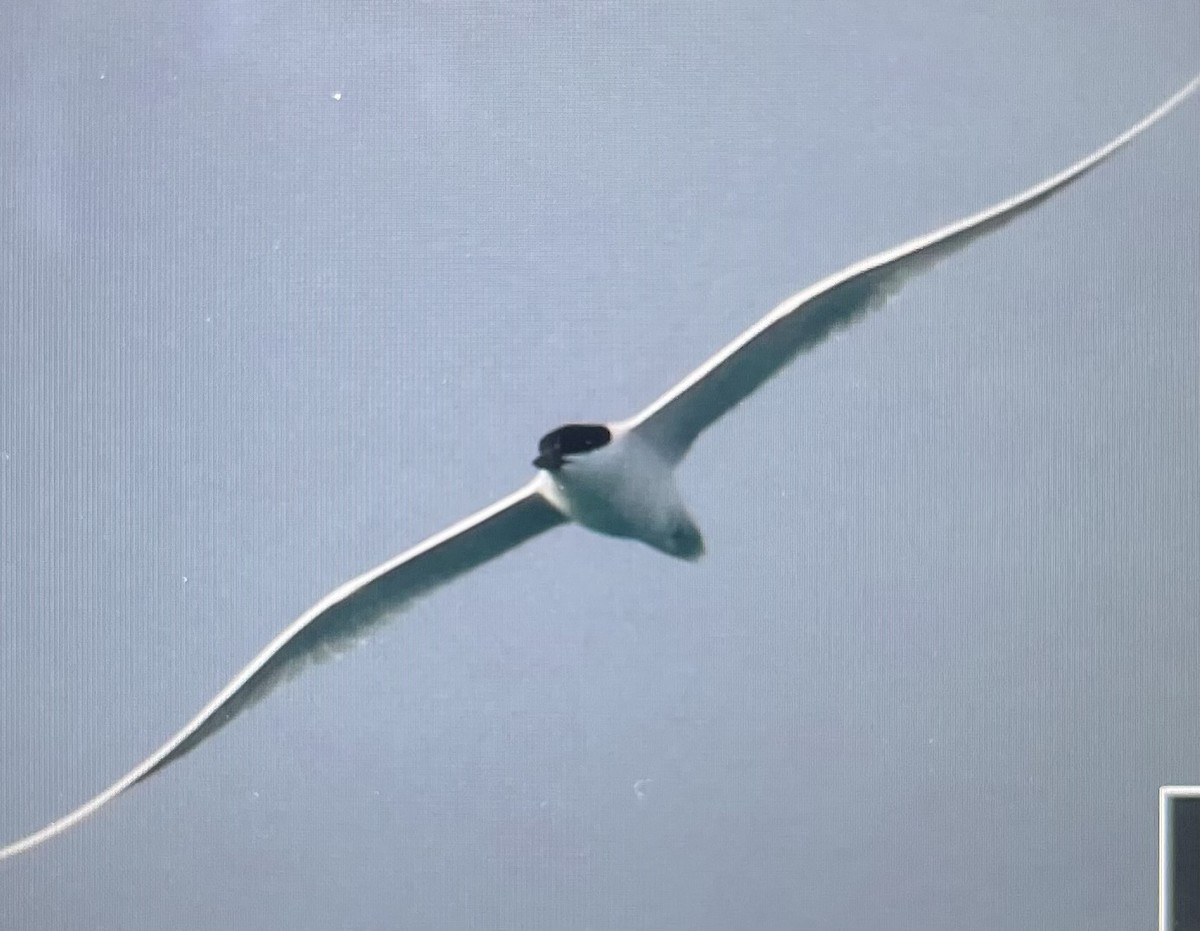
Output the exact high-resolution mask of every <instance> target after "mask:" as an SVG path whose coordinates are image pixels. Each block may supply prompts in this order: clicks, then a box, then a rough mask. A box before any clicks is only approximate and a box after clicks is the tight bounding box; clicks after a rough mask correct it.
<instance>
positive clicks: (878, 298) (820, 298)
mask: <svg viewBox="0 0 1200 931" xmlns="http://www.w3.org/2000/svg"><path fill="white" fill-rule="evenodd" d="M1197 87H1200V75H1198V76H1197V77H1195V78H1193V79H1192V81H1191V82H1190V83H1189V84H1188V85H1187V86H1186V87H1184V88H1183V89H1182V90H1180V91H1179V92H1177V93H1176V94H1175V95H1174V96H1172V97H1171V98H1170V99H1168V100H1167V101H1166V102H1164V103H1163V104H1161V105H1160V106H1159V107H1158V108H1157V109H1155V110H1154V111H1153V112H1152V113H1150V114H1149V115H1147V116H1146V117H1144V118H1143V119H1142V120H1141V121H1140V122H1138V123H1137V124H1136V125H1134V126H1133V127H1131V128H1130V129H1128V130H1126V131H1125V132H1123V133H1122V134H1121V135H1120V136H1118V137H1117V138H1116V139H1114V140H1112V142H1109V143H1108V144H1107V145H1105V146H1103V147H1102V148H1099V149H1097V150H1096V151H1095V152H1093V153H1092V154H1091V155H1088V156H1086V157H1085V158H1083V159H1080V160H1079V161H1078V162H1076V163H1075V164H1074V165H1072V166H1071V167H1069V168H1067V169H1065V170H1064V171H1061V172H1059V173H1058V174H1056V175H1054V176H1053V177H1051V178H1047V179H1046V180H1045V181H1042V182H1041V183H1039V184H1036V185H1034V186H1033V187H1031V188H1029V189H1028V190H1026V191H1023V192H1022V193H1020V194H1018V195H1017V196H1016V197H1011V198H1009V199H1008V200H1005V201H1001V202H1000V203H998V204H996V205H994V206H992V207H988V208H987V209H986V210H983V211H981V212H979V213H976V214H973V215H972V216H969V217H967V218H966V219H963V220H959V221H958V222H956V223H951V224H950V225H949V226H944V227H942V228H941V229H939V230H935V231H934V232H932V233H929V234H927V235H925V236H919V237H917V238H916V239H911V240H909V241H908V242H906V243H903V244H902V245H899V246H896V247H894V248H892V249H888V250H887V251H885V252H881V253H879V254H878V255H874V256H872V257H870V258H868V259H863V260H862V261H860V262H857V263H855V264H854V265H851V266H850V267H848V268H845V269H843V270H842V271H840V272H837V273H836V274H833V275H830V276H829V277H828V278H825V279H823V280H822V281H818V282H817V283H816V284H814V285H810V286H809V287H807V288H805V289H804V290H803V291H800V292H799V293H797V294H793V295H792V296H791V297H789V298H787V300H785V301H783V303H781V304H779V305H778V306H777V307H776V308H775V309H774V310H772V311H771V312H770V313H769V314H767V315H766V316H765V317H763V318H762V319H761V320H760V321H758V323H756V324H755V325H754V326H752V327H751V328H750V329H749V330H747V331H746V332H745V333H743V334H742V335H741V336H739V337H738V338H737V339H735V340H734V341H733V342H732V343H730V344H729V345H728V346H726V347H725V348H724V349H722V350H721V351H720V352H718V353H717V354H716V355H715V356H713V357H712V358H710V359H709V360H708V361H707V362H705V363H704V364H703V365H702V366H700V368H698V369H696V370H695V371H694V372H692V373H691V374H690V375H688V376H687V378H685V379H683V381H681V382H679V383H678V384H677V385H675V387H673V388H672V389H671V390H670V391H668V392H667V393H666V394H664V395H663V396H662V397H660V398H659V399H658V400H657V401H655V402H654V403H653V404H651V405H650V406H649V407H647V408H646V409H645V410H643V411H641V412H640V413H638V414H636V415H635V416H634V417H631V418H630V419H629V420H628V421H626V422H625V424H624V426H626V427H628V428H632V429H633V430H635V431H636V432H637V433H638V434H639V435H641V436H643V437H645V438H646V439H647V440H648V441H649V442H651V443H652V444H653V445H654V446H655V447H656V448H657V449H658V450H659V451H660V452H661V453H662V454H663V456H664V457H666V458H667V459H668V460H669V461H671V462H678V461H679V460H680V459H682V458H683V457H684V455H686V453H687V451H688V449H689V448H690V447H691V445H692V443H693V442H694V441H695V439H696V437H697V436H699V435H700V433H701V432H702V431H703V430H705V429H706V428H707V427H708V426H709V425H710V424H712V423H714V422H715V421H716V420H717V419H718V418H720V417H721V416H722V415H723V414H725V413H727V412H728V411H730V410H731V409H732V408H734V407H736V406H737V405H738V404H740V403H741V402H742V401H743V400H745V398H746V397H748V396H749V395H750V394H752V393H753V392H754V391H755V389H757V388H758V387H759V386H760V385H761V384H762V383H763V382H765V381H766V380H767V379H769V378H770V377H771V376H773V375H774V374H775V373H777V372H778V371H779V370H780V369H782V368H783V367H784V366H785V365H787V363H788V362H790V361H791V360H792V359H794V358H795V357H796V356H797V355H799V354H800V353H801V352H803V351H805V350H806V349H811V348H812V347H814V346H816V345H817V344H818V343H820V342H821V341H822V340H824V339H825V338H826V337H827V336H828V335H829V334H830V333H831V332H833V331H834V330H836V329H840V328H841V327H844V326H847V325H849V324H850V323H853V322H854V321H855V320H856V319H858V318H859V317H861V316H863V315H864V314H865V313H867V312H868V311H869V310H872V309H874V308H876V307H878V306H880V305H881V304H882V303H883V302H884V301H885V300H886V299H887V298H888V297H890V296H891V295H892V294H894V293H895V292H896V291H898V290H899V289H900V287H901V286H902V285H903V284H904V282H905V280H906V279H908V278H909V277H910V276H912V275H914V274H917V273H918V272H920V271H923V270H924V269H926V268H928V267H929V266H930V265H932V264H933V263H934V262H937V261H938V260H939V259H942V258H944V257H946V256H947V255H949V254H950V253H951V252H954V251H956V250H958V249H961V248H962V247H963V246H965V245H967V244H968V243H970V242H972V241H973V240H975V239H977V238H978V237H980V236H984V235H986V234H987V233H990V232H992V231H993V230H996V229H999V228H1000V227H1001V226H1003V225H1004V224H1006V223H1008V222H1009V221H1010V220H1013V219H1015V218H1016V217H1018V216H1020V215H1021V214H1022V213H1024V212H1025V211H1027V210H1031V209H1032V208H1033V207H1036V206H1037V205H1038V204H1040V203H1041V202H1042V201H1044V200H1046V199H1047V198H1049V197H1050V196H1051V195H1053V194H1055V193H1057V192H1058V191H1061V190H1062V189H1063V188H1065V187H1067V186H1068V185H1069V184H1071V182H1073V181H1076V180H1078V179H1079V178H1081V177H1082V176H1083V175H1085V174H1086V173H1087V172H1089V171H1090V170H1091V169H1093V168H1095V167H1096V166H1097V165H1099V164H1100V163H1101V162H1102V161H1104V160H1105V159H1106V158H1108V157H1109V156H1110V155H1112V154H1113V153H1114V152H1116V151H1117V150H1118V149H1120V148H1121V147H1122V146H1124V145H1125V144H1126V143H1127V142H1129V141H1130V140H1131V139H1133V138H1134V137H1135V136H1137V135H1138V134H1140V133H1141V132H1142V131H1144V130H1145V129H1147V128H1149V127H1150V126H1152V125H1153V124H1154V123H1156V122H1158V120H1160V119H1161V118H1162V117H1164V116H1165V115H1166V114H1167V113H1168V112H1169V111H1170V110H1172V109H1173V108H1174V107H1175V106H1176V105H1178V104H1179V103H1180V102H1181V101H1183V100H1184V98H1186V97H1188V96H1189V95H1190V94H1192V93H1193V92H1194V91H1195V90H1196V88H1197Z"/></svg>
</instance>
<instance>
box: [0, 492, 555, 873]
mask: <svg viewBox="0 0 1200 931" xmlns="http://www.w3.org/2000/svg"><path fill="white" fill-rule="evenodd" d="M540 488H541V485H540V477H539V478H535V479H534V480H533V481H531V482H529V483H528V484H527V485H525V486H524V487H522V488H521V489H519V490H518V491H515V492H513V493H512V494H510V495H508V496H506V497H504V498H501V499H500V500H499V501H497V502H495V503H494V504H492V505H490V506H489V507H486V508H484V509H483V510H481V511H477V512H476V513H474V514H472V515H470V516H469V517H467V518H465V519H463V520H461V521H459V522H458V523H456V524H453V525H451V526H450V527H447V528H446V529H445V530H443V531H441V532H440V533H436V534H434V535H433V536H431V537H429V538H428V539H426V540H424V541H423V542H421V543H418V544H417V545H416V546H414V547H412V548H410V549H408V550H405V551H404V552H403V553H401V554H400V555H398V556H395V557H393V558H392V559H390V560H388V561H387V562H385V563H383V564H382V565H379V566H376V567H375V568H374V569H372V570H370V571H369V572H365V573H363V574H362V575H360V576H357V577H356V578H353V579H351V580H350V581H348V582H346V583H344V584H343V585H340V586H338V588H336V589H334V590H333V591H332V592H330V593H329V594H328V595H326V596H325V597H324V598H322V599H321V600H320V601H318V602H317V603H316V604H314V605H313V606H312V607H311V608H309V609H308V610H307V611H305V612H304V613H303V614H302V615H300V617H298V618H297V619H296V620H295V621H293V622H292V623H291V624H289V625H288V626H287V627H286V628H285V629H284V630H283V631H282V632H281V633H280V634H279V635H278V636H276V637H275V639H274V640H272V641H271V642H270V643H269V644H267V646H266V647H264V648H263V649H262V650H261V651H260V652H259V653H258V655H257V656H255V657H254V659H252V660H251V661H250V662H249V663H248V664H247V665H246V666H245V667H244V668H243V669H242V670H241V671H240V672H239V673H238V674H237V675H236V676H234V677H233V678H232V679H231V680H230V681H229V683H228V684H227V685H226V686H225V687H224V688H223V689H221V691H220V692H218V693H217V695H216V696H215V697H214V698H213V699H212V700H211V701H209V702H208V704H206V705H205V706H204V707H203V708H201V709H200V711H199V712H198V713H197V714H196V715H195V716H194V717H193V718H192V719H191V720H190V721H188V723H187V724H185V725H184V726H183V727H182V728H180V730H179V731H177V732H176V733H175V735H174V736H172V737H171V738H170V739H169V740H168V741H167V742H166V743H164V744H163V745H162V746H161V747H159V748H158V749H157V750H156V751H154V753H152V754H151V755H150V756H148V757H146V759H144V760H143V761H142V762H141V763H139V764H138V765H137V766H135V767H134V768H133V769H132V770H130V771H129V772H128V773H126V774H125V775H124V776H122V777H121V778H120V779H119V780H117V781H116V782H114V783H113V784H112V785H111V786H109V787H108V788H107V789H105V790H104V791H103V792H100V793H99V794H98V795H96V796H94V797H92V798H91V799H89V800H88V801H87V802H85V803H84V804H82V805H80V806H79V807H78V808H76V809H75V810H74V811H72V812H70V813H69V814H66V815H64V816H63V817H61V818H59V819H58V820H56V821H53V822H51V823H50V824H48V825H46V826H45V827H43V828H42V829H41V830H38V831H35V832H34V833H32V834H28V835H26V836H25V837H22V838H21V839H20V840H17V841H13V842H12V843H11V844H8V845H7V846H5V847H2V848H0V860H3V859H6V858H8V857H12V856H15V855H17V854H19V853H23V852H25V851H27V850H30V849H31V848H33V847H36V846H38V845H39V844H41V843H42V842H44V841H47V840H49V839H50V838H52V837H54V836H56V835H58V834H61V833H62V832H63V831H65V830H67V829H68V828H70V827H72V826H74V825H76V824H78V823H79V822H80V821H83V820H84V819H85V818H87V817H88V816H89V815H91V814H93V813H94V812H95V811H97V810H98V809H99V808H101V807H103V806H104V805H105V804H106V803H108V802H110V801H112V800H113V799H114V798H116V797H117V796H118V795H120V794H121V793H122V792H124V791H125V790H126V789H129V788H131V787H132V786H135V785H137V783H139V782H141V781H142V780H143V779H146V778H147V777H149V776H151V775H152V774H154V773H156V772H157V771H158V770H160V769H162V768H163V767H164V766H166V765H167V764H168V763H171V762H173V761H175V760H177V759H179V758H180V757H181V756H183V755H184V754H186V753H187V752H189V751H190V750H192V749H194V748H195V747H196V746H197V745H198V744H200V743H201V742H202V741H204V740H205V739H207V738H208V737H210V736H212V735H213V734H214V733H216V731H218V730H220V729H221V728H222V727H224V726H225V725H226V724H228V723H229V722H230V721H231V720H233V719H234V718H235V717H236V716H237V715H238V714H240V713H241V712H242V711H244V710H246V708H248V707H250V706H251V705H252V704H254V703H255V702H257V701H258V700H259V699H261V698H262V697H264V696H265V695H266V694H267V693H268V692H270V691H271V689H272V688H274V687H275V686H277V685H279V684H280V683H281V682H284V681H286V680H287V679H290V678H291V677H292V676H294V675H295V674H296V673H297V672H299V671H300V670H301V669H303V668H304V666H306V665H307V664H308V663H309V662H314V661H317V662H319V661H320V660H322V659H326V658H328V657H329V656H332V655H335V654H337V653H338V652H341V651H342V650H344V649H346V648H348V647H350V646H353V645H354V644H356V643H358V642H361V640H362V639H364V638H365V637H366V636H367V635H368V634H369V633H370V632H371V631H372V630H374V629H375V628H376V627H378V626H379V625H380V624H382V623H383V622H385V621H387V620H390V619H391V618H392V617H394V616H395V615H396V614H397V613H398V612H399V611H401V610H402V609H403V608H405V607H407V606H408V605H409V604H411V603H412V601H413V600H415V599H416V598H418V597H420V596H422V595H425V594H428V593H429V592H431V591H432V590H433V589H435V588H437V587H438V586H440V585H443V584H445V583H446V582H449V581H450V580H452V579H454V578H455V577H456V576H459V575H461V574H463V573H464V572H467V571H468V570H470V569H473V568H475V567H476V566H479V565H481V564H482V563H485V562H487V561H488V560H491V559H494V558H495V557H497V556H500V555H502V554H503V553H505V552H507V551H508V550H510V549H513V548H514V547H516V546H519V545H520V544H521V543H524V542H525V541H527V540H529V539H531V538H532V537H535V536H537V535H538V534H540V533H543V532H544V531H546V530H549V529H551V528H552V527H555V526H557V525H559V524H561V523H563V522H565V521H566V518H565V517H564V516H563V515H562V513H561V512H560V511H558V509H557V508H555V507H554V505H552V504H551V503H550V502H549V501H548V500H547V499H546V498H545V497H544V496H543V495H542V493H541V491H540Z"/></svg>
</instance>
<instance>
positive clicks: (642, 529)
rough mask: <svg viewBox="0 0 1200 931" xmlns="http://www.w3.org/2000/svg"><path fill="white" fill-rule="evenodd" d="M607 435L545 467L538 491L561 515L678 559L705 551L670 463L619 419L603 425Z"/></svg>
mask: <svg viewBox="0 0 1200 931" xmlns="http://www.w3.org/2000/svg"><path fill="white" fill-rule="evenodd" d="M604 427H605V429H607V430H608V432H609V433H610V435H611V437H612V439H611V440H609V442H607V443H605V444H604V445H603V446H600V447H597V448H595V449H592V450H589V451H588V452H587V453H585V454H583V455H579V456H577V457H573V458H571V459H569V460H568V461H566V462H564V463H563V464H562V465H561V466H559V467H558V468H555V469H553V470H544V471H543V476H544V481H543V485H542V488H541V493H542V494H543V495H545V497H546V498H547V500H549V501H550V503H551V504H553V505H554V506H555V507H556V508H558V510H559V511H561V512H562V514H563V515H564V516H566V517H567V518H569V519H570V520H573V521H575V522H576V523H578V524H582V525H583V526H584V527H588V528H590V529H591V530H595V531H597V532H599V533H603V534H607V535H608V536H613V537H631V538H633V539H635V540H641V541H642V542H643V543H647V544H649V545H650V546H652V547H654V548H655V549H657V550H661V551H662V552H664V553H668V554H670V555H672V556H678V557H681V558H683V559H698V558H699V557H700V556H701V555H702V554H703V553H704V542H703V539H702V537H701V535H700V530H699V528H697V527H696V524H695V521H693V520H692V517H691V515H690V514H688V512H687V508H686V507H685V506H684V503H683V498H682V497H680V495H679V489H678V488H677V487H676V485H675V468H674V464H673V463H671V462H670V461H669V460H668V459H667V458H666V457H665V456H664V455H663V454H662V453H661V452H660V451H659V450H658V449H656V448H655V447H654V446H653V445H652V444H651V443H650V442H649V441H648V440H646V439H645V438H644V437H643V436H641V435H640V434H639V433H637V432H636V431H635V430H632V429H630V428H629V427H627V426H625V425H623V424H605V425H604Z"/></svg>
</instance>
